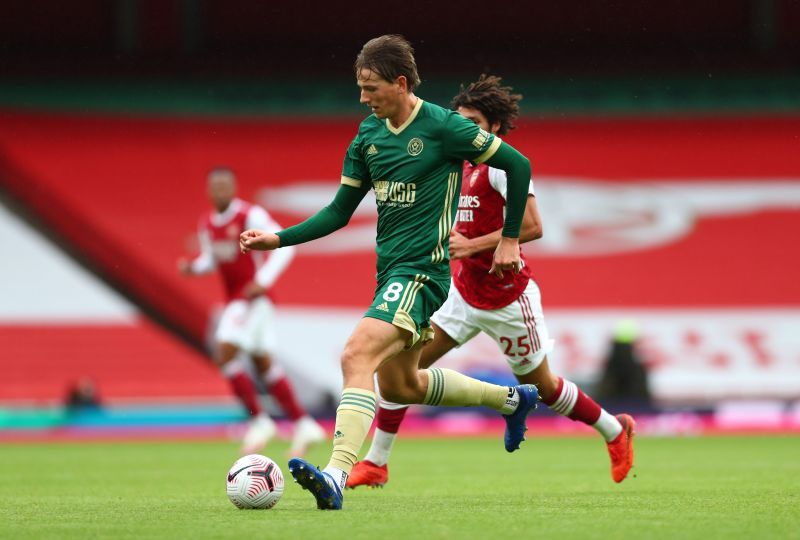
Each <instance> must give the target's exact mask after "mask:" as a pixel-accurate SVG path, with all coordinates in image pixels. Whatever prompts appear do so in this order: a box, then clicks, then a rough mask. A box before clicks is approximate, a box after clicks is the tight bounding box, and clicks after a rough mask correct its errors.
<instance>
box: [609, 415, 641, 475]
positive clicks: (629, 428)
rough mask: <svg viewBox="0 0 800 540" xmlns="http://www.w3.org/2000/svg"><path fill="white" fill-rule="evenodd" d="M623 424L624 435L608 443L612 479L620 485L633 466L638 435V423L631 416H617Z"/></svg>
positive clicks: (621, 434)
mask: <svg viewBox="0 0 800 540" xmlns="http://www.w3.org/2000/svg"><path fill="white" fill-rule="evenodd" d="M616 418H617V420H619V423H620V424H622V433H620V434H619V435H617V438H616V439H614V440H613V441H611V442H610V443H608V455H609V457H610V458H611V478H613V479H614V482H616V483H620V482H622V481H623V480H625V477H626V476H628V471H630V470H631V467H632V466H633V436H634V435H635V434H636V432H635V431H634V429H635V428H636V422H635V421H634V420H633V417H632V416H631V415H629V414H618V415H617V416H616Z"/></svg>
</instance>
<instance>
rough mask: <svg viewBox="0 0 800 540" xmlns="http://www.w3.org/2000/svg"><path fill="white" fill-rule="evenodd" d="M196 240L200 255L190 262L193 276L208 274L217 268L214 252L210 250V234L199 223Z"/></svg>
mask: <svg viewBox="0 0 800 540" xmlns="http://www.w3.org/2000/svg"><path fill="white" fill-rule="evenodd" d="M197 240H198V242H199V244H200V254H199V255H198V256H197V257H196V258H195V259H194V260H192V262H191V265H192V273H193V274H208V273H209V272H211V271H212V270H214V269H215V268H216V267H217V261H216V259H214V250H213V249H212V248H211V234H210V233H209V232H208V229H207V228H206V227H205V225H204V224H203V223H202V222H201V223H200V224H199V225H198V227H197Z"/></svg>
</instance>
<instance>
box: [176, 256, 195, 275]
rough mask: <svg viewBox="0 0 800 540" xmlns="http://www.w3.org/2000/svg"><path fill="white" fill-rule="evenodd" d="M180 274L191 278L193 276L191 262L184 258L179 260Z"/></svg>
mask: <svg viewBox="0 0 800 540" xmlns="http://www.w3.org/2000/svg"><path fill="white" fill-rule="evenodd" d="M178 272H180V273H181V274H183V275H184V276H191V275H192V274H193V272H192V263H191V261H190V260H189V259H184V258H180V259H178Z"/></svg>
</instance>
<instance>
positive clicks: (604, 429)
mask: <svg viewBox="0 0 800 540" xmlns="http://www.w3.org/2000/svg"><path fill="white" fill-rule="evenodd" d="M592 427H593V428H594V429H596V430H597V431H599V432H600V434H601V435H602V436H603V438H604V439H605V440H606V442H611V441H613V440H614V439H616V438H617V436H618V435H619V434H620V433H622V424H620V423H619V420H617V419H616V417H615V416H613V415H611V414H609V413H608V412H606V410H605V409H600V418H598V419H597V422H595V423H594V424H593V425H592Z"/></svg>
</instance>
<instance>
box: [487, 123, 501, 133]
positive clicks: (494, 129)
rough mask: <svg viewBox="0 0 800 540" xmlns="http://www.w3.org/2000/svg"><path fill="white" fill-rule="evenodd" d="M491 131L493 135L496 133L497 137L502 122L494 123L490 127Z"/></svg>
mask: <svg viewBox="0 0 800 540" xmlns="http://www.w3.org/2000/svg"><path fill="white" fill-rule="evenodd" d="M489 131H491V132H492V133H494V134H495V135H497V132H498V131H500V122H499V121H497V122H492V123H491V124H490V125H489Z"/></svg>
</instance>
